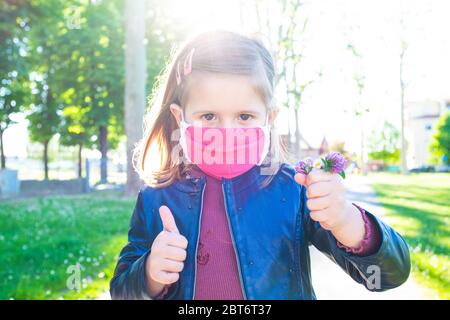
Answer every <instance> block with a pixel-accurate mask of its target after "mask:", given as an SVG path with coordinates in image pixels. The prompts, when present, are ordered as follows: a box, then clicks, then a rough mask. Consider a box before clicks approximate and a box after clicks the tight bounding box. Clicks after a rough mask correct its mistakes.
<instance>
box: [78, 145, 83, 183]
mask: <svg viewBox="0 0 450 320" xmlns="http://www.w3.org/2000/svg"><path fill="white" fill-rule="evenodd" d="M82 149H83V144H82V143H80V144H79V145H78V178H80V179H81V178H82V177H83V174H82V173H83V172H82V166H81V164H82V159H81V151H82Z"/></svg>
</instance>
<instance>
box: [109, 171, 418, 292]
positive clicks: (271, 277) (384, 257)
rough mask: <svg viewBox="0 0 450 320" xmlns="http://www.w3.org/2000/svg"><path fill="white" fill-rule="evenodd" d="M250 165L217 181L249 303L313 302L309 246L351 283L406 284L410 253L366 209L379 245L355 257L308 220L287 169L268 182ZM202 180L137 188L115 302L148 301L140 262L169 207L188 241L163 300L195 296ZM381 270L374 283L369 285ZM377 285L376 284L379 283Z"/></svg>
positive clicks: (114, 283) (300, 190)
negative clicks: (162, 210) (177, 273)
mask: <svg viewBox="0 0 450 320" xmlns="http://www.w3.org/2000/svg"><path fill="white" fill-rule="evenodd" d="M260 171H261V168H260V167H258V166H255V167H253V168H252V169H251V170H249V171H247V172H246V173H244V174H242V175H240V176H238V177H235V178H233V179H222V190H223V196H224V200H225V209H226V214H227V217H228V221H229V226H230V232H231V237H232V240H233V246H234V250H235V254H236V259H237V264H238V270H239V276H240V282H241V288H242V291H243V296H244V297H245V298H246V299H315V298H316V297H315V294H314V290H313V287H312V283H311V271H310V257H309V249H308V246H309V245H310V244H312V245H314V246H315V247H316V248H317V249H318V250H320V251H321V252H322V253H324V254H325V255H326V256H328V257H329V258H330V259H331V260H332V261H334V262H335V263H337V264H338V265H339V266H340V267H341V268H342V269H343V270H344V271H345V272H346V273H347V274H348V275H349V276H350V277H352V278H353V279H354V280H355V281H356V282H358V283H360V284H362V285H364V286H365V287H366V288H367V289H369V290H372V291H383V290H387V289H391V288H394V287H397V286H399V285H401V284H402V283H404V282H405V281H406V279H407V278H408V276H409V272H410V257H409V250H408V246H407V244H406V242H405V241H404V239H403V238H402V237H401V236H400V235H399V234H398V233H397V232H395V231H394V230H393V229H392V228H391V227H390V226H388V225H386V224H385V223H384V222H382V221H381V220H380V219H379V218H377V217H376V216H374V215H372V214H371V213H370V212H367V215H368V217H369V218H370V219H371V220H373V221H374V222H375V224H376V226H377V227H378V229H379V231H380V233H381V236H382V240H381V245H380V247H379V249H378V251H377V252H375V253H374V254H372V255H369V256H357V255H355V254H352V253H348V252H346V251H345V250H344V249H342V248H339V247H338V246H337V242H336V239H335V238H334V236H333V235H332V233H331V232H330V231H327V230H325V229H323V228H322V227H321V226H320V224H319V223H318V222H315V221H313V220H312V219H311V218H310V215H309V210H308V208H307V206H306V200H307V198H306V189H305V187H303V186H301V185H299V184H297V183H296V182H295V181H294V178H293V177H294V174H295V171H294V169H293V168H292V166H289V165H285V164H283V165H282V166H281V167H280V169H279V170H278V171H277V173H276V174H275V175H274V176H273V179H272V181H271V182H270V183H269V184H268V185H266V186H263V181H264V179H266V178H267V176H266V175H262V174H261V172H260ZM205 183H206V179H205V177H200V178H193V177H189V176H188V177H186V178H184V179H182V180H180V181H177V182H175V183H173V184H172V185H170V186H168V187H165V188H151V187H145V188H143V189H141V190H140V192H139V195H138V197H137V202H136V206H135V209H134V212H133V215H132V218H131V223H130V229H129V233H128V244H127V245H126V246H125V247H124V248H123V249H122V251H121V253H120V257H119V261H118V263H117V266H116V269H115V272H114V277H113V279H112V280H111V283H110V292H111V297H112V298H113V299H150V297H149V295H148V291H147V286H146V273H145V260H146V259H147V257H148V255H149V253H150V248H151V245H152V243H153V240H154V239H155V238H156V236H157V235H158V234H159V233H160V232H161V231H162V230H163V226H162V222H161V219H160V216H159V207H160V206H162V205H167V206H168V207H169V208H170V210H171V211H172V213H173V215H174V218H175V222H176V225H177V227H178V229H179V231H180V233H181V234H182V235H184V236H185V237H186V238H187V240H188V247H187V257H186V260H185V265H184V269H183V270H182V272H181V273H180V278H179V280H178V281H177V282H176V283H174V284H173V285H172V286H171V287H170V289H169V292H168V293H167V295H165V297H164V298H165V299H193V297H194V292H195V279H196V278H195V277H196V258H195V257H196V256H197V249H198V240H199V235H200V219H201V214H202V204H203V192H204V190H205ZM375 272H378V276H379V278H378V280H379V282H376V281H374V279H375V278H374V276H376V274H375ZM377 283H378V285H377Z"/></svg>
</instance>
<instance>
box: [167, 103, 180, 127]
mask: <svg viewBox="0 0 450 320" xmlns="http://www.w3.org/2000/svg"><path fill="white" fill-rule="evenodd" d="M169 108H170V112H171V113H172V115H173V116H174V117H175V120H176V121H177V124H178V126H179V125H180V121H181V114H182V112H183V110H182V109H181V107H180V106H179V105H177V104H176V103H172V104H171V105H170V106H169Z"/></svg>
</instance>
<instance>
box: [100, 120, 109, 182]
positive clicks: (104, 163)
mask: <svg viewBox="0 0 450 320" xmlns="http://www.w3.org/2000/svg"><path fill="white" fill-rule="evenodd" d="M99 146H100V153H101V154H102V158H101V159H100V183H107V182H108V132H107V128H106V126H100V134H99Z"/></svg>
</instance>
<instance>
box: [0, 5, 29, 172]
mask: <svg viewBox="0 0 450 320" xmlns="http://www.w3.org/2000/svg"><path fill="white" fill-rule="evenodd" d="M29 10H30V7H29V5H28V3H27V1H25V0H21V1H20V0H15V1H12V0H9V1H2V2H0V168H1V169H5V168H6V158H5V153H4V143H3V133H4V132H5V131H6V129H8V128H9V127H10V126H11V125H12V124H14V121H13V119H12V118H11V116H12V115H13V114H14V113H19V112H22V111H23V110H24V108H25V100H26V98H27V93H26V91H27V90H26V85H27V82H26V77H27V70H26V66H25V64H24V63H23V59H22V56H23V55H24V54H25V52H26V50H25V47H26V41H27V38H26V36H25V35H26V33H27V30H28V29H29V26H28V21H27V19H26V18H24V17H25V16H26V15H27V12H29Z"/></svg>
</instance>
